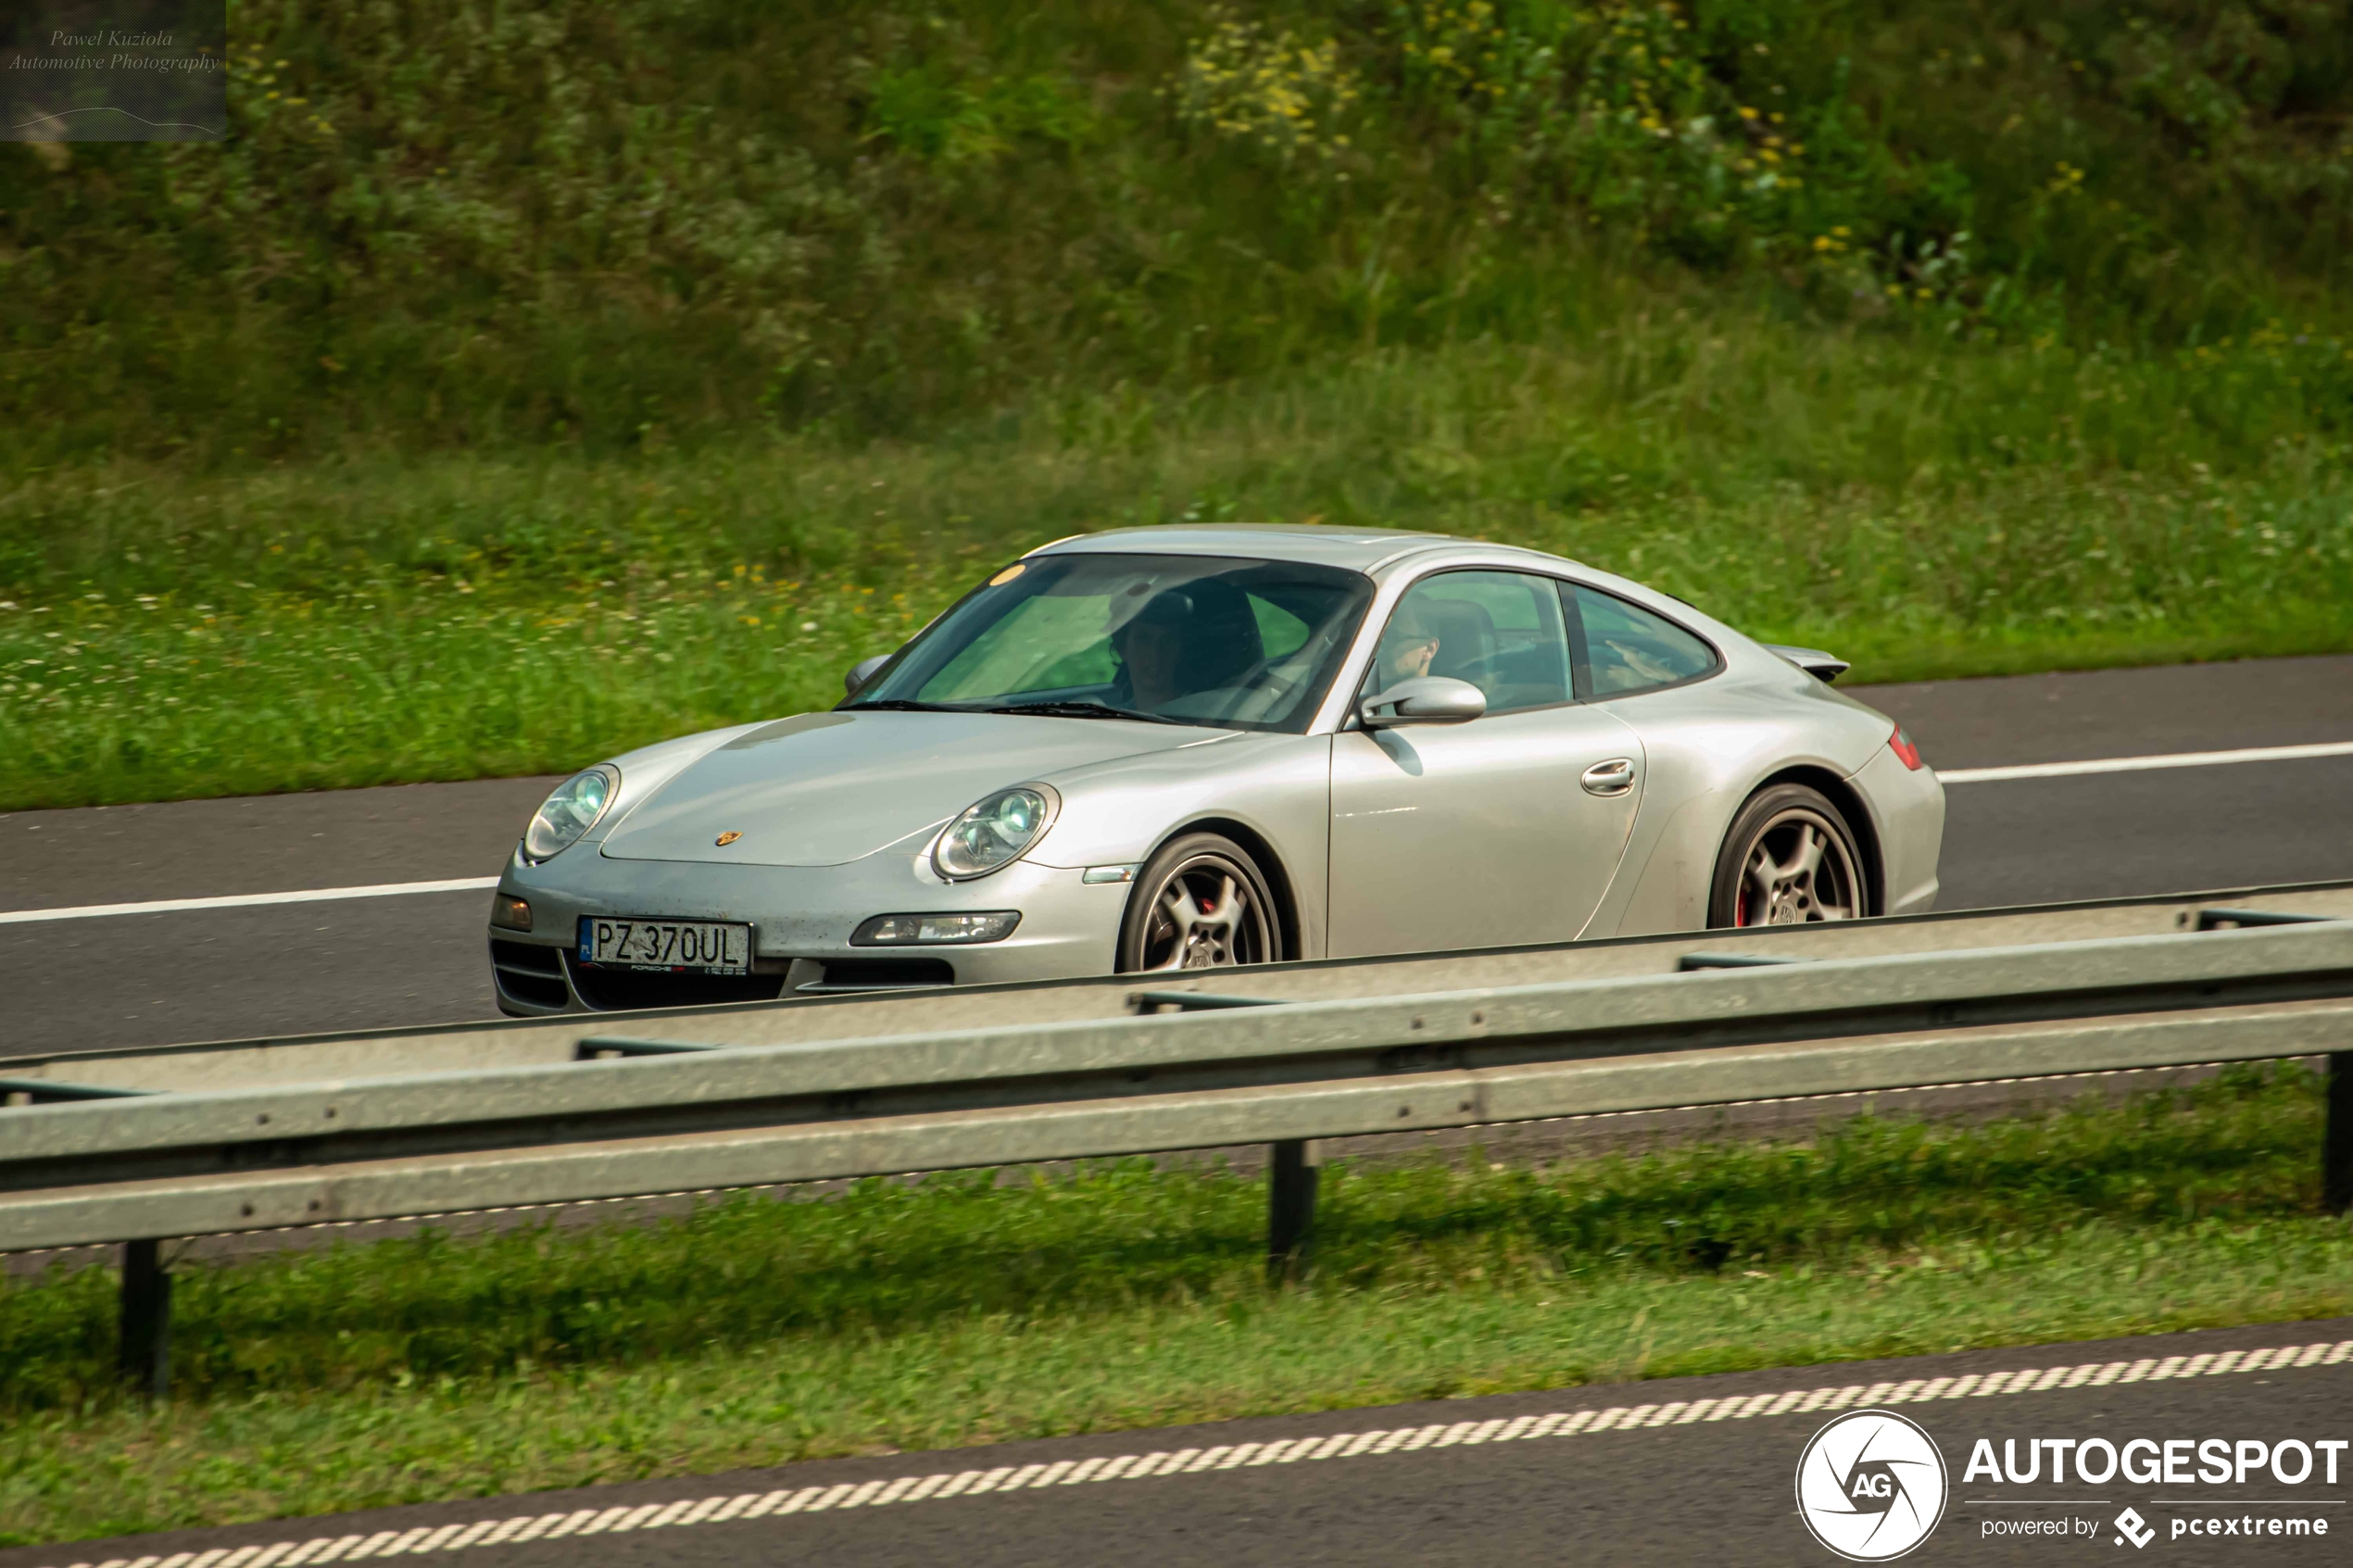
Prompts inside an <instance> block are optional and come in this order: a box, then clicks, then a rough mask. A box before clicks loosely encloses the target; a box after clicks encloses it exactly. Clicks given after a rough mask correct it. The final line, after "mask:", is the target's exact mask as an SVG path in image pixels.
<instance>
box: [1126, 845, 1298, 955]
mask: <svg viewBox="0 0 2353 1568" xmlns="http://www.w3.org/2000/svg"><path fill="white" fill-rule="evenodd" d="M1282 956H1283V955H1282V926H1281V924H1280V922H1279V921H1278V920H1277V917H1276V913H1275V900H1274V897H1273V895H1272V894H1271V893H1270V892H1269V890H1268V888H1267V884H1266V877H1265V873H1264V872H1261V871H1260V870H1259V869H1258V862H1257V861H1255V860H1253V859H1251V858H1250V855H1249V853H1248V852H1247V851H1245V850H1244V849H1243V848H1242V847H1241V846H1239V845H1238V844H1236V843H1235V842H1234V841H1233V840H1231V839H1229V838H1224V837H1221V836H1219V835H1218V834H1214V833H1192V834H1185V835H1183V836H1182V837H1179V838H1175V839H1171V840H1170V841H1169V842H1168V843H1167V844H1165V845H1164V846H1162V847H1161V849H1160V852H1159V853H1158V854H1156V855H1154V856H1153V857H1152V858H1151V859H1150V860H1148V861H1146V862H1145V863H1144V869H1143V870H1142V871H1141V872H1139V873H1138V875H1137V877H1136V883H1135V892H1134V893H1133V895H1132V896H1130V897H1129V898H1128V900H1127V918H1126V920H1125V921H1124V922H1122V923H1121V925H1120V931H1119V969H1120V972H1122V973H1124V974H1139V973H1144V972H1151V971H1154V970H1181V969H1224V968H1227V967H1229V966H1231V965H1235V964H1251V963H1271V962H1273V961H1275V960H1277V959H1280V958H1281V957H1282Z"/></svg>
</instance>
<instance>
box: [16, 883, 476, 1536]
mask: <svg viewBox="0 0 2353 1568" xmlns="http://www.w3.org/2000/svg"><path fill="white" fill-rule="evenodd" d="M497 885H498V879H497V877H495V876H460V877H452V878H450V879H449V880H447V881H446V882H379V883H375V884H371V885H369V886H366V887H306V888H303V889H301V890H300V891H298V892H295V893H233V894H230V895H228V896H227V897H220V898H150V899H148V900H146V901H145V902H144V903H138V904H73V905H67V906H61V907H59V908H57V909H0V925H21V924H24V923H26V922H36V921H51V920H102V919H104V918H106V917H107V916H108V915H170V914H178V913H179V912H180V911H182V909H249V908H252V907H254V906H257V905H261V904H332V903H334V902H336V901H337V900H339V899H344V898H396V897H402V896H403V895H405V894H410V893H481V892H487V891H488V890H489V889H491V888H493V887H496V886H497ZM156 1568H162V1564H160V1563H158V1564H157V1565H156ZM182 1568H194V1564H193V1562H190V1563H187V1564H182ZM205 1568H222V1565H219V1564H213V1563H207V1564H206V1565H205ZM238 1568H251V1565H250V1564H244V1563H241V1564H239V1565H238Z"/></svg>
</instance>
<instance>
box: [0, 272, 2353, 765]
mask: <svg viewBox="0 0 2353 1568" xmlns="http://www.w3.org/2000/svg"><path fill="white" fill-rule="evenodd" d="M2297 335H2299V334H2296V333H2294V332H2284V331H2283V332H2276V333H2270V332H2267V333H2265V334H2263V335H2261V336H2259V337H2258V338H2257V339H2256V340H2254V341H2252V342H2248V343H2242V344H2233V345H2231V346H2230V347H2229V348H2227V349H2221V350H2206V351H2200V352H2185V353H2182V354H2178V355H2124V354H2120V353H2109V352H2093V351H2077V350H2073V349H2068V348H2063V347H2059V346H2056V345H2054V346H2050V347H2046V348H2045V349H2042V350H2040V351H2024V350H2011V349H2007V348H2002V347H1999V346H1980V347H1971V346H1969V345H1960V346H1955V345H1949V344H1944V343H1941V342H1930V343H1926V344H1921V343H1905V342H1892V341H1889V340H1886V339H1884V338H1881V337H1879V336H1876V335H1874V334H1873V333H1870V332H1863V331H1843V332H1821V331H1816V330H1810V329H1801V328H1797V327H1788V326H1773V325H1770V324H1760V323H1758V322H1756V321H1755V320H1750V319H1749V318H1746V317H1744V316H1741V315H1739V314H1737V313H1734V314H1731V315H1729V316H1727V315H1716V316H1711V315H1708V314H1705V313H1704V312H1703V311H1700V310H1698V309H1696V308H1694V309H1693V310H1690V311H1685V312H1683V313H1680V314H1677V313H1671V312H1669V313H1661V314H1659V315H1656V316H1653V317H1648V318H1645V317H1642V316H1639V315H1636V316H1633V317H1630V318H1629V320H1627V321H1626V322H1625V323H1624V324H1623V325H1622V326H1621V327H1619V328H1617V329H1615V330H1614V331H1613V332H1611V333H1610V334H1608V335H1607V336H1606V337H1604V338H1602V339H1598V340H1592V341H1583V342H1579V341H1568V340H1564V341H1561V342H1557V343H1554V344H1551V345H1545V346H1518V347H1514V346H1508V345H1498V344H1489V345H1469V346H1465V347H1460V348H1456V349H1453V350H1447V351H1443V352H1428V353H1424V352H1407V351H1396V352H1381V353H1375V354H1371V355H1365V356H1359V357H1357V358H1353V359H1351V360H1349V361H1347V362H1344V363H1341V364H1339V365H1337V366H1334V367H1332V368H1330V369H1327V370H1322V371H1317V372H1314V373H1309V372H1299V373H1295V374H1288V375H1283V376H1277V377H1271V378H1267V379H1264V380H1261V381H1258V382H1253V383H1248V384H1243V385H1238V386H1236V387H1233V388H1229V389H1227V391H1225V392H1223V393H1221V394H1218V395H1214V396H1211V395H1202V396H1199V397H1194V398H1190V399H1187V400H1181V401H1177V400H1169V399H1154V398H1150V397H1146V396H1143V395H1124V394H1123V395H1090V396H1088V397H1083V398H1082V397H1072V398H1067V399H1063V400H1060V401H1051V402H1045V403H1041V404H1039V405H1038V406H1037V407H1035V408H1030V409H1028V410H1026V412H1025V414H1024V416H1023V417H1022V418H1020V419H1018V420H1015V419H1012V418H1010V417H1009V418H1008V419H1007V420H1004V421H1000V422H997V423H992V424H987V425H980V426H974V427H970V428H966V429H963V430H962V431H960V432H958V433H955V434H953V435H952V437H950V436H943V437H942V438H940V439H937V440H934V441H929V442H925V443H920V444H893V443H881V444H875V443H855V442H841V441H837V440H833V439H830V438H825V437H820V436H803V437H795V438H785V437H774V438H762V439H760V440H756V441H749V442H747V443H745V444H743V445H739V446H736V447H733V448H728V449H724V450H721V449H716V448H714V449H711V450H706V451H702V452H698V453H694V454H672V455H669V456H666V457H640V458H609V459H597V458H588V457H585V456H582V455H580V454H577V453H571V452H543V453H538V454H510V455H505V456H499V455H489V456H481V457H440V458H392V457H384V456H379V457H376V458H354V459H351V460H349V461H346V462H339V463H319V464H290V465H286V466H283V467H272V468H268V469H264V470H259V471H247V472H241V473H236V474H215V475H209V476H208V475H204V474H201V473H196V472H193V471H190V470H185V469H182V468H174V467H171V466H168V465H163V466H158V465H155V464H147V463H136V462H131V461H128V460H125V461H121V462H118V463H114V464H111V465H108V466H106V467H103V468H76V469H69V470H57V471H54V472H42V473H35V474H28V475H25V476H22V477H21V478H19V480H18V481H17V482H16V483H14V484H13V485H12V486H10V487H8V488H6V489H5V490H0V809H13V808H22V807H31V806H70V805H83V804H92V803H101V802H112V801H125V800H142V799H156V798H170V797H184V796H200V795H216V794H243V793H253V792H263V791H271V790H284V789H302V788H321V787H334V786H340V785H353V784H380V783H391V782H400V781H407V780H418V779H451V778H470V777H476V776H483V775H491V774H514V773H527V772H537V771H568V770H570V769H573V768H575V767H579V766H583V765H585V764H586V763H587V762H590V761H593V760H595V759H597V758H598V757H600V756H604V755H609V754H611V753H613V752H615V751H618V750H621V749H623V748H624V747H626V746H634V745H639V744H644V743H646V742H649V741H653V740H657V739H661V738H665V737H667V736H669V735H672V734H682V733H686V732H687V731H690V730H693V729H697V728H702V727H708V726H712V725H718V724H722V723H727V722H734V721H747V720H751V719H757V718H761V717H768V716H774V715H777V714H781V713H786V712H792V711H797V710H799V709H806V708H810V707H816V706H824V705H829V704H830V703H831V702H833V701H834V700H837V696H838V693H839V690H840V686H839V679H840V671H842V670H843V669H845V668H846V667H847V666H848V665H849V663H851V662H852V661H853V660H855V659H859V658H862V657H864V656H865V655H866V654H868V653H872V652H876V651H882V650H886V649H887V648H889V647H892V646H896V645H897V643H898V642H899V640H900V638H902V637H903V636H904V635H905V634H907V633H909V632H910V631H912V629H913V628H914V627H916V626H918V625H920V624H921V623H922V622H923V621H925V619H927V618H928V617H929V616H930V615H931V614H932V613H934V612H935V611H936V610H937V609H938V608H940V607H942V606H943V605H945V604H946V603H948V602H949V601H950V600H951V599H952V598H954V597H955V596H957V595H959V594H961V593H962V592H963V591H964V590H965V589H966V588H968V587H969V586H970V585H971V584H973V583H975V582H976V581H978V580H979V578H980V577H981V576H983V575H985V574H986V572H987V571H989V570H991V569H992V568H993V567H994V566H995V565H996V564H997V563H999V562H1000V561H1001V560H1002V559H1004V558H1007V557H1009V556H1011V555H1013V554H1014V553H1015V552H1017V551H1019V550H1021V549H1024V548H1026V547H1029V546H1034V545H1037V544H1038V543H1041V542H1043V541H1045V540H1048V539H1051V538H1055V537H1058V536H1060V535H1063V534H1068V533H1080V532H1084V531H1087V530H1089V529H1094V528H1100V527H1107V526H1116V525H1120V524H1124V523H1133V522H1154V521H1175V520H1181V519H1196V520H1201V519H1207V520H1269V519H1277V520H1289V521H1303V520H1309V519H1316V518H1320V519H1323V520H1325V521H1332V522H1341V523H1353V524H1360V525H1361V524H1379V525H1385V526H1392V527H1409V528H1430V529H1437V530H1441V531H1444V532H1449V533H1461V534H1471V535H1480V536H1485V537H1490V538H1494V539H1499V540H1506V541H1511V542H1515V543H1524V544H1529V545H1534V546H1540V547H1542V548H1546V549H1552V550H1555V551H1559V552H1561V553H1564V554H1567V555H1569V556H1573V557H1576V558H1581V559H1584V560H1586V561H1589V562H1591V563H1592V564H1594V565H1598V566H1601V567H1604V568H1607V569H1610V570H1614V571H1622V572H1625V573H1627V574H1628V575H1629V576H1634V577H1637V578H1640V579H1642V580H1644V581H1647V582H1649V583H1653V584H1655V585H1656V586H1659V587H1663V588H1666V589H1667V590H1669V591H1671V592H1674V593H1677V594H1680V595H1681V596H1684V597H1685V598H1687V599H1689V600H1691V601H1692V603H1694V604H1696V605H1698V606H1699V607H1700V608H1703V609H1705V610H1707V611H1708V612H1710V613H1711V614H1714V615H1717V616H1718V617H1720V618H1722V619H1724V620H1726V621H1730V622H1731V623H1732V624H1734V625H1736V626H1739V627H1741V628H1743V630H1745V631H1748V632H1750V633H1755V634H1757V635H1761V636H1765V637H1768V638H1773V639H1780V640H1789V641H1796V642H1801V643H1808V644H1814V645H1818V646H1828V647H1831V648H1832V649H1833V650H1835V651H1837V652H1839V653H1841V654H1843V655H1844V656H1846V657H1847V658H1849V659H1853V660H1854V661H1855V662H1856V673H1855V675H1854V676H1853V677H1850V679H1852V680H1856V681H1879V680H1903V679H1911V678H1919V677H1928V676H1943V675H1965V674H1982V673H1998V672H2007V671H2020V670H2040V669H2052V668H2065V667H2070V666H2090V665H2104V664H2124V663H2147V662H2160V661H2165V660H2170V659H2214V658H2234V657H2243V656H2246V655H2252V654H2272V653H2302V652H2320V651H2334V650H2338V649H2343V648H2347V647H2353V462H2349V461H2348V458H2353V447H2348V445H2347V444H2346V443H2345V442H2342V441H2338V440H2335V439H2333V438H2329V437H2326V436H2325V435H2324V434H2323V433H2320V432H2321V428H2322V425H2324V424H2325V420H2323V418H2322V414H2323V412H2324V406H2325V405H2328V404H2329V403H2330V401H2331V400H2339V401H2341V400H2343V399H2345V398H2347V396H2353V364H2348V354H2347V350H2346V348H2345V347H2343V346H2342V345H2339V344H2337V343H2335V342H2334V341H2333V340H2327V339H2323V338H2318V337H2311V336H2309V335H2308V336H2307V339H2306V341H2304V342H2301V343H2299V342H2297V341H2296V337H2297Z"/></svg>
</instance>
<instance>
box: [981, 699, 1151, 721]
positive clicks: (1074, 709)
mask: <svg viewBox="0 0 2353 1568" xmlns="http://www.w3.org/2000/svg"><path fill="white" fill-rule="evenodd" d="M982 711H984V712H988V713H1035V714H1037V715H1038V716H1039V717H1040V718H1046V719H1134V720H1137V721H1140V722H1142V723H1146V724H1190V723H1192V721H1191V720H1189V719H1170V718H1167V717H1165V716H1164V715H1162V714H1158V713H1142V712H1139V711H1137V710H1136V709H1128V708H1114V707H1113V706H1112V705H1111V704H1109V703H1107V702H1017V703H1014V704H1013V706H1011V707H1010V708H989V709H983V710H982Z"/></svg>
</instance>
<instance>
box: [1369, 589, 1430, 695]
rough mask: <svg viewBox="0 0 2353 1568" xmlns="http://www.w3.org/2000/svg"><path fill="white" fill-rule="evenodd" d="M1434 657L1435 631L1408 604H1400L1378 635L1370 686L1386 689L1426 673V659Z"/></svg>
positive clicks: (1380, 689)
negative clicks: (1372, 684) (1378, 641)
mask: <svg viewBox="0 0 2353 1568" xmlns="http://www.w3.org/2000/svg"><path fill="white" fill-rule="evenodd" d="M1437 657H1438V633H1435V632H1433V631H1431V630H1430V629H1429V626H1428V622H1426V621H1423V620H1422V618H1421V615H1420V613H1419V612H1418V611H1417V610H1416V608H1415V607H1414V606H1413V605H1412V604H1410V603H1408V604H1403V605H1400V606H1399V607H1398V608H1397V613H1396V614H1395V615H1392V616H1390V618H1389V625H1388V626H1387V627H1385V628H1384V629H1383V630H1382V632H1381V634H1380V649H1379V652H1378V653H1377V654H1376V655H1375V656H1374V664H1373V683H1374V689H1375V690H1377V691H1386V690H1388V689H1389V688H1390V686H1393V685H1395V684H1397V683H1398V682H1400V681H1410V680H1413V679H1415V678H1416V676H1420V675H1427V674H1428V673H1429V661H1430V660H1431V659H1435V658H1437Z"/></svg>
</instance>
